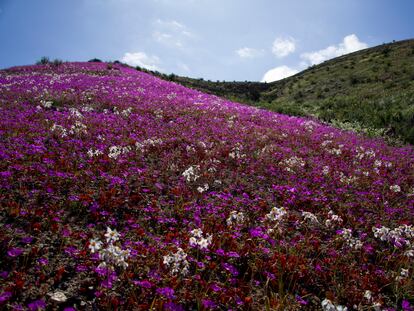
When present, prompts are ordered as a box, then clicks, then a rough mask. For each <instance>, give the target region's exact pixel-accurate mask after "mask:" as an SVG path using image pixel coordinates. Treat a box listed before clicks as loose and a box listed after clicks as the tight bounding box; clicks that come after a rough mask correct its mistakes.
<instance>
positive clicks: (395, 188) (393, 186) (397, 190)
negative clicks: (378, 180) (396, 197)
mask: <svg viewBox="0 0 414 311" xmlns="http://www.w3.org/2000/svg"><path fill="white" fill-rule="evenodd" d="M390 190H391V191H394V192H401V187H400V186H398V185H392V186H390Z"/></svg>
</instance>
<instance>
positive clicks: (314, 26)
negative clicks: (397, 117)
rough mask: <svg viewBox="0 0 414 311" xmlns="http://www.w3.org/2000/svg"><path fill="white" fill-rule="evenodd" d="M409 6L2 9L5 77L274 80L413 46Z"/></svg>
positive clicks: (128, 2)
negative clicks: (76, 69) (94, 70)
mask: <svg viewBox="0 0 414 311" xmlns="http://www.w3.org/2000/svg"><path fill="white" fill-rule="evenodd" d="M413 12H414V1H411V0H395V1H391V0H363V1H362V0H300V1H299V0H286V1H279V0H250V1H248V0H0V42H1V43H0V46H1V48H0V68H7V67H11V66H14V65H27V64H33V63H35V62H36V61H37V60H39V59H40V58H41V57H42V56H48V57H49V58H51V59H54V58H59V59H62V60H68V61H87V60H89V59H91V58H94V57H97V58H100V59H102V60H122V61H125V62H128V63H130V64H132V65H141V66H144V67H147V68H150V69H156V70H159V71H162V72H165V73H171V72H173V73H176V74H179V75H186V76H190V77H196V78H201V77H202V78H204V79H211V80H214V81H215V80H229V81H233V80H241V81H244V80H252V81H261V80H263V79H265V80H267V81H272V80H275V79H280V78H281V77H284V76H287V75H291V74H293V73H295V72H297V71H300V70H303V69H305V68H307V67H308V66H309V65H312V64H317V63H320V62H322V61H324V60H326V59H329V58H332V57H335V56H338V55H341V54H344V53H348V52H352V51H355V50H358V49H361V48H365V47H370V46H375V45H378V44H382V43H384V42H390V41H392V40H402V39H408V38H414V19H413V18H412V13H413Z"/></svg>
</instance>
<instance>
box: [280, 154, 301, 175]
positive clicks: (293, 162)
mask: <svg viewBox="0 0 414 311" xmlns="http://www.w3.org/2000/svg"><path fill="white" fill-rule="evenodd" d="M279 164H280V165H283V166H285V171H287V172H289V173H292V172H294V168H297V167H304V166H305V161H303V159H302V158H299V157H297V156H293V157H291V158H289V159H285V160H283V161H281V162H279Z"/></svg>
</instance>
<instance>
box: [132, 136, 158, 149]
mask: <svg viewBox="0 0 414 311" xmlns="http://www.w3.org/2000/svg"><path fill="white" fill-rule="evenodd" d="M161 144H162V139H161V138H155V139H152V138H148V139H146V140H144V141H142V142H138V141H137V142H136V143H135V149H136V150H137V151H141V152H144V151H146V148H147V147H155V146H157V145H161Z"/></svg>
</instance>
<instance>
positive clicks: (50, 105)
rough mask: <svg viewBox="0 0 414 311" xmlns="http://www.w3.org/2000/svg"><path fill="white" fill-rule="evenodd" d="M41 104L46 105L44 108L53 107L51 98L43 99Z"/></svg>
mask: <svg viewBox="0 0 414 311" xmlns="http://www.w3.org/2000/svg"><path fill="white" fill-rule="evenodd" d="M40 104H41V105H42V106H43V107H44V108H51V107H52V104H53V102H52V101H50V100H41V101H40Z"/></svg>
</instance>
